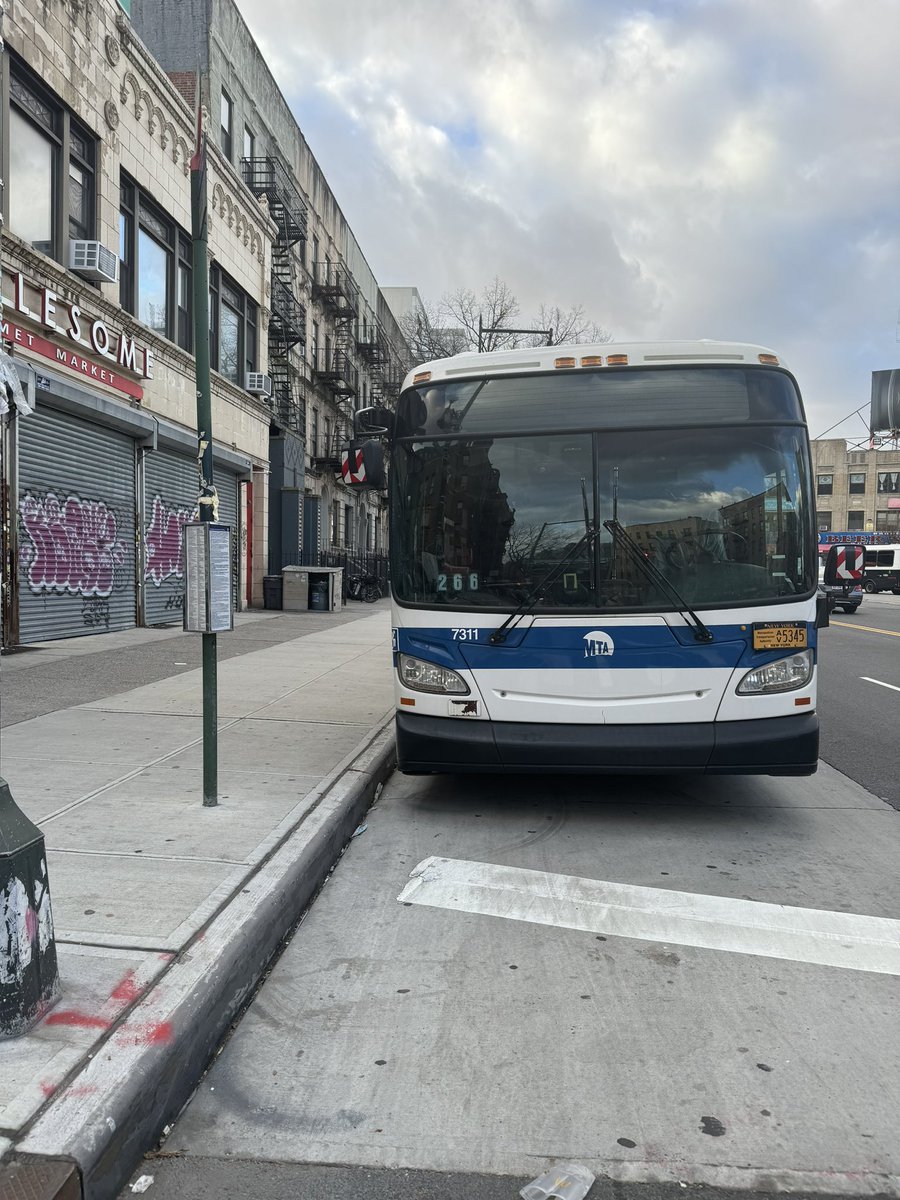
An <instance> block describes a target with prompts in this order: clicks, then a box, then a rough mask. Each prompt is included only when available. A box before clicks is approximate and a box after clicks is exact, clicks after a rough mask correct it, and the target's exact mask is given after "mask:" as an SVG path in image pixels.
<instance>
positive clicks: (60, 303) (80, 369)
mask: <svg viewBox="0 0 900 1200" xmlns="http://www.w3.org/2000/svg"><path fill="white" fill-rule="evenodd" d="M9 278H10V279H11V281H12V296H11V297H10V298H9V301H8V308H9V309H11V310H14V313H15V314H18V315H20V316H21V317H23V318H25V319H27V320H28V321H32V322H34V323H35V324H37V325H38V326H39V327H40V329H41V331H42V332H43V331H47V332H49V333H50V334H51V335H52V336H53V337H54V339H55V340H53V341H50V340H49V339H48V338H46V337H42V336H41V335H40V334H38V333H35V332H33V331H32V330H31V329H29V328H28V327H27V326H24V325H21V324H19V323H18V322H16V321H13V320H4V322H3V329H2V338H3V341H5V342H12V343H13V345H16V346H22V347H23V348H24V349H26V350H31V351H32V352H33V353H35V354H39V355H41V357H42V358H49V359H51V360H52V361H53V362H55V363H57V364H58V365H59V366H62V367H65V368H66V369H67V370H69V371H75V372H77V373H78V374H79V375H82V376H84V377H85V378H86V379H90V380H95V381H96V382H97V383H104V384H106V385H107V386H108V387H112V388H115V389H116V390H117V391H120V392H125V393H126V395H129V396H132V397H133V398H134V399H136V400H140V399H142V397H143V395H144V392H143V389H142V388H141V386H140V384H139V383H138V382H137V380H138V379H152V378H153V351H152V350H151V349H150V348H149V347H148V346H140V345H138V343H137V342H136V341H135V339H134V338H133V337H132V336H131V335H130V334H128V333H125V331H124V330H122V329H118V328H117V327H115V326H113V325H110V324H109V323H108V322H106V321H104V320H103V319H102V318H100V317H95V316H93V315H92V314H91V313H90V312H89V311H85V310H84V309H83V308H82V307H81V305H80V304H75V303H72V302H70V301H64V300H62V299H60V297H59V296H58V295H57V294H56V292H55V291H54V290H53V289H52V288H48V287H43V286H41V285H39V284H35V283H32V282H30V281H29V280H26V279H25V276H24V275H22V274H21V272H18V273H14V274H12V275H11V276H9Z"/></svg>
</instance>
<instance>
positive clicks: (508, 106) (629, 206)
mask: <svg viewBox="0 0 900 1200" xmlns="http://www.w3.org/2000/svg"><path fill="white" fill-rule="evenodd" d="M239 3H240V4H241V7H242V10H243V12H244V15H245V17H246V19H247V21H248V23H249V25H250V27H251V30H252V31H253V33H254V35H255V36H256V38H257V40H258V41H259V43H260V45H261V46H262V48H263V51H264V53H265V54H266V57H267V58H268V61H269V63H270V65H271V67H272V70H273V72H274V74H275V76H276V78H277V79H278V81H279V83H280V84H281V87H282V90H283V91H284V93H285V95H286V96H287V98H288V100H289V102H290V103H291V105H292V107H293V109H294V112H295V115H296V117H297V119H298V122H299V124H300V127H301V128H302V130H303V132H304V134H305V136H306V138H307V141H308V142H309V144H310V146H311V148H312V150H313V152H314V154H315V155H316V157H317V158H318V160H319V163H320V164H321V166H322V168H323V169H324V171H325V174H326V176H327V178H328V180H329V183H330V184H331V187H332V189H333V191H334V192H335V194H336V196H337V199H338V202H339V204H340V205H341V208H342V209H343V211H344V213H345V215H346V216H347V218H348V220H349V222H350V225H351V227H352V228H353V230H354V232H355V234H356V237H357V239H358V241H359V243H360V245H361V246H362V248H363V251H364V253H365V254H366V257H367V258H368V260H369V263H370V265H371V266H372V268H373V270H374V272H375V275H376V277H377V278H378V280H379V282H380V283H382V284H386V285H391V284H399V285H402V284H414V285H415V286H417V287H418V288H419V291H420V292H421V294H422V295H423V297H424V298H426V299H429V300H435V301H436V300H438V299H439V298H440V296H441V294H442V293H444V292H447V291H452V290H453V289H455V288H457V287H461V286H466V287H472V288H474V289H475V290H480V288H481V287H482V286H483V285H484V284H486V283H487V282H488V281H489V280H490V279H491V278H492V277H493V276H494V275H499V276H500V277H501V278H503V279H505V280H506V281H507V282H508V283H509V284H510V286H511V287H512V289H513V291H514V292H515V293H516V295H517V296H518V298H519V300H520V303H521V307H522V315H523V316H526V317H527V316H530V315H531V314H532V313H533V312H534V310H536V308H537V306H538V304H539V303H540V302H542V301H545V302H547V303H550V304H560V305H561V306H563V307H568V306H569V305H570V304H572V303H577V304H582V305H583V306H584V308H585V310H586V312H587V314H588V315H590V316H591V317H592V318H593V319H594V320H596V321H597V322H598V323H599V324H601V325H603V326H605V327H606V328H607V329H609V330H610V332H611V333H612V334H613V335H614V337H615V338H617V339H619V338H621V339H632V338H636V339H654V338H662V337H665V338H668V337H676V338H682V337H711V338H731V339H737V340H742V341H753V342H760V343H763V344H766V345H769V346H772V347H774V348H776V349H777V350H778V351H779V352H780V353H781V354H782V356H783V358H784V359H785V360H786V361H787V363H788V364H789V365H790V366H791V367H792V369H793V370H794V371H795V372H796V374H797V375H798V377H799V380H800V384H801V388H802V390H803V392H804V395H805V398H806V404H807V409H808V412H809V415H810V422H811V425H812V427H813V428H812V430H811V432H812V433H813V434H814V435H815V434H820V433H822V432H823V431H824V430H825V428H826V427H827V426H829V425H831V424H832V423H833V422H835V421H837V420H839V419H840V418H841V417H843V416H845V415H846V414H847V413H849V412H851V411H852V410H853V409H854V408H856V407H858V406H859V405H862V404H867V403H868V399H869V394H870V372H871V371H872V370H875V369H882V368H887V367H895V366H898V367H900V342H898V310H900V237H898V230H900V186H898V185H900V0H649V2H648V3H644V4H638V3H631V2H628V0H402V2H398V0H367V2H366V3H365V4H363V3H361V0H304V2H303V3H302V4H300V3H298V2H297V0H253V2H252V3H250V0H239ZM839 432H840V433H845V434H846V435H847V436H848V437H849V436H854V437H855V436H861V435H863V434H864V427H863V424H862V422H860V420H859V419H858V418H856V419H854V421H852V422H848V423H847V424H845V425H842V426H841V427H840V430H839Z"/></svg>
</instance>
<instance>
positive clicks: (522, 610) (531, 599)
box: [488, 526, 597, 646]
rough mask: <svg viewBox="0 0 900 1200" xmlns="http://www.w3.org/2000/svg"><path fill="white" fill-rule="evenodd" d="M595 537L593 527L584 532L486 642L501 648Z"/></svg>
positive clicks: (591, 543)
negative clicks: (510, 632) (547, 589)
mask: <svg viewBox="0 0 900 1200" xmlns="http://www.w3.org/2000/svg"><path fill="white" fill-rule="evenodd" d="M541 533H543V530H541ZM539 536H540V535H539ZM596 537H597V531H596V529H594V528H593V526H591V527H589V528H588V529H586V530H585V531H584V533H583V534H582V535H581V537H580V538H579V539H578V541H577V542H576V543H575V545H574V546H573V547H572V549H571V550H569V551H568V553H567V554H564V555H563V557H562V558H561V559H560V560H559V562H558V563H557V564H556V565H555V566H554V567H551V568H550V570H549V571H548V572H547V574H546V575H545V576H544V577H543V579H540V580H538V582H537V583H536V584H534V586H533V587H531V588H530V589H529V590H528V592H527V593H526V595H525V599H524V600H523V601H522V603H521V604H520V605H519V607H518V608H517V609H516V611H515V612H512V613H510V614H509V616H508V617H507V618H506V620H505V621H504V622H503V624H502V625H500V626H499V627H498V628H497V629H495V630H494V632H493V633H492V634H491V636H490V637H489V638H488V642H489V643H490V644H491V645H492V646H501V645H502V644H503V643H504V642H505V641H506V638H507V636H508V634H509V631H510V630H511V629H513V628H515V626H516V625H518V623H519V621H520V620H521V619H522V617H524V616H525V614H526V613H527V612H528V610H529V609H531V608H534V606H535V605H536V604H537V603H538V601H539V600H540V598H541V596H542V595H543V593H544V589H545V588H546V587H547V586H548V585H549V584H551V583H552V582H553V580H554V579H555V578H556V576H557V575H558V574H559V573H560V571H561V570H562V569H563V567H564V566H565V565H566V563H569V562H571V561H572V559H573V558H575V556H576V555H577V554H580V552H581V551H582V550H583V549H584V547H585V546H593V544H594V540H595V538H596ZM535 545H537V543H535Z"/></svg>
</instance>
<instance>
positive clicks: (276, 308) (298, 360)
mask: <svg viewBox="0 0 900 1200" xmlns="http://www.w3.org/2000/svg"><path fill="white" fill-rule="evenodd" d="M241 174H242V175H243V178H244V182H245V183H246V184H247V186H248V187H249V188H250V190H251V192H253V194H254V196H257V197H261V196H265V197H266V201H267V203H268V206H269V216H270V217H271V219H272V220H273V221H274V223H275V225H276V227H277V229H278V233H277V236H276V238H275V241H274V243H273V245H272V296H271V305H270V317H269V374H270V375H271V377H272V391H273V396H272V420H273V423H274V424H275V425H276V426H278V427H279V428H280V429H290V430H292V431H293V432H294V433H296V434H298V435H299V436H300V437H301V438H304V439H305V437H306V386H305V385H306V377H305V365H304V362H303V357H302V356H303V353H304V351H305V347H306V309H305V307H304V306H303V305H302V304H301V303H300V301H299V300H298V299H297V297H298V295H299V294H300V288H299V286H298V283H297V264H296V259H295V253H294V247H295V246H296V245H297V244H298V243H300V242H303V241H305V239H306V206H305V205H304V203H303V201H302V199H301V198H300V194H299V192H298V191H297V189H296V188H295V187H294V184H293V182H292V180H291V177H290V175H289V174H288V172H287V169H286V168H285V167H284V166H283V164H282V163H281V162H279V160H278V159H276V158H244V159H241Z"/></svg>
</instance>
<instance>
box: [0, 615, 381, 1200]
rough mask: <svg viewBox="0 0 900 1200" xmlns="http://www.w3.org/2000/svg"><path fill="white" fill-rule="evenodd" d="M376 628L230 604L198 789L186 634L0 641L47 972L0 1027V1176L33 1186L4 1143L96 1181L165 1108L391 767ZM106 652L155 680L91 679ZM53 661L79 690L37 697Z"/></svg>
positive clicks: (104, 670)
mask: <svg viewBox="0 0 900 1200" xmlns="http://www.w3.org/2000/svg"><path fill="white" fill-rule="evenodd" d="M389 634H390V617H389V606H388V604H387V602H381V603H379V604H378V605H377V606H373V607H370V606H354V607H353V608H352V609H349V610H347V609H345V610H344V613H343V614H342V615H341V616H340V617H337V616H335V617H330V614H312V613H310V614H309V616H308V617H307V615H306V614H291V615H289V614H284V615H283V616H279V615H277V614H270V613H259V614H246V615H245V616H244V617H243V618H242V619H241V621H240V624H239V626H238V628H237V629H236V631H235V633H234V634H225V635H221V636H220V638H219V643H220V646H221V647H222V648H223V650H224V651H225V654H220V662H219V672H218V673H219V687H218V693H219V798H220V803H219V805H218V807H216V808H203V806H202V788H201V780H202V745H201V715H200V714H201V709H200V672H199V670H197V669H196V668H192V666H191V663H192V662H196V661H197V657H198V655H199V638H197V637H195V636H192V635H184V634H181V633H180V631H174V630H159V631H148V630H135V631H132V632H130V633H126V634H113V635H108V638H82V639H73V640H72V641H71V642H66V643H59V642H57V643H48V644H47V646H46V648H44V649H42V650H36V651H30V652H29V653H28V654H22V655H12V656H10V657H8V658H5V659H4V661H3V668H4V673H3V680H2V695H3V704H4V717H5V718H6V717H7V716H8V714H9V711H10V709H11V710H12V712H13V713H14V714H15V712H16V711H17V709H16V705H17V700H16V699H15V697H16V693H17V691H20V692H21V693H23V695H25V696H26V697H27V699H26V700H25V701H24V703H20V705H19V711H21V712H28V711H32V710H34V708H35V706H37V710H38V711H42V712H43V713H44V715H41V716H36V717H32V718H31V719H26V720H19V721H18V723H15V724H12V725H9V724H7V725H6V728H4V730H3V733H2V741H0V752H2V758H0V774H2V775H3V776H4V777H5V778H6V779H7V780H8V782H9V784H10V786H11V788H12V793H13V796H14V797H15V799H16V801H17V802H18V804H19V805H20V807H21V808H22V809H23V810H24V811H25V812H26V813H27V814H28V816H30V817H31V818H32V820H34V821H36V822H38V823H39V824H40V826H41V828H42V830H43V832H44V835H45V838H46V845H47V850H48V866H49V876H50V889H51V895H52V901H53V916H54V922H55V926H56V939H57V948H58V952H59V962H60V975H61V980H62V989H63V990H62V998H61V1000H60V1001H59V1003H58V1004H57V1005H56V1006H55V1007H54V1008H53V1009H52V1010H51V1011H50V1012H49V1013H48V1014H47V1015H46V1017H45V1018H44V1019H43V1021H42V1022H41V1023H40V1024H39V1025H38V1026H37V1027H36V1029H35V1030H33V1031H32V1033H31V1034H30V1035H27V1036H25V1037H22V1038H18V1039H15V1040H13V1041H8V1042H2V1043H0V1153H4V1154H6V1155H8V1156H9V1157H8V1159H7V1165H6V1167H5V1168H4V1166H0V1194H3V1195H4V1196H5V1195H6V1194H7V1193H6V1191H5V1190H4V1174H3V1172H4V1169H6V1172H7V1176H6V1181H5V1184H6V1186H7V1187H9V1188H10V1189H12V1188H14V1187H18V1188H19V1190H20V1192H21V1194H23V1195H24V1194H32V1193H30V1192H26V1191H25V1190H24V1188H25V1184H24V1182H23V1181H24V1180H25V1174H23V1172H26V1171H27V1170H28V1168H26V1167H25V1166H24V1165H22V1164H23V1163H24V1162H25V1156H30V1155H40V1156H48V1157H51V1158H55V1159H60V1158H62V1159H67V1160H69V1162H70V1163H75V1164H76V1171H77V1173H78V1175H79V1176H80V1182H81V1184H82V1187H83V1194H84V1195H85V1196H90V1197H105V1196H114V1195H115V1194H116V1192H117V1191H118V1188H119V1186H120V1184H121V1182H122V1181H123V1179H124V1178H126V1177H127V1174H128V1171H129V1169H130V1167H131V1165H132V1163H133V1161H134V1160H135V1159H136V1158H137V1156H138V1155H139V1154H140V1153H141V1152H142V1151H143V1150H144V1149H145V1148H146V1147H147V1146H148V1145H150V1144H152V1142H153V1141H154V1140H155V1139H156V1138H157V1137H158V1136H159V1134H160V1133H161V1131H162V1129H163V1126H164V1125H165V1124H167V1123H168V1122H170V1121H171V1120H172V1119H173V1118H174V1117H175V1115H176V1114H177V1112H178V1110H179V1108H180V1107H181V1105H182V1104H183V1103H184V1101H185V1100H186V1099H187V1097H188V1096H189V1094H190V1092H191V1090H192V1088H193V1086H194V1084H195V1083H196V1081H197V1079H198V1078H199V1076H200V1074H201V1072H202V1070H203V1069H204V1067H205V1065H206V1063H207V1061H208V1059H209V1056H210V1055H211V1054H212V1053H213V1051H214V1050H215V1048H216V1045H217V1044H218V1042H219V1040H220V1039H221V1036H222V1035H223V1034H224V1033H225V1031H226V1030H227V1027H228V1025H229V1023H230V1022H231V1020H232V1019H233V1018H234V1016H235V1014H236V1013H237V1012H239V1010H240V1007H241V1005H242V1003H243V1002H244V1001H245V1000H246V999H247V997H248V995H249V994H250V993H251V992H252V989H253V987H254V986H255V984H256V982H257V980H258V978H259V976H260V974H261V973H262V971H263V970H264V968H265V964H266V963H267V961H268V960H269V958H270V957H271V955H272V954H273V953H274V952H275V950H276V949H277V947H278V945H279V943H280V941H281V940H282V939H283V938H284V936H285V935H286V934H287V933H288V932H289V930H290V928H291V926H292V924H293V923H294V922H295V921H296V920H297V918H298V917H299V915H300V914H301V912H302V910H303V907H304V905H305V903H306V901H307V900H308V898H309V897H310V896H311V895H312V893H313V892H314V891H315V890H316V889H317V888H318V887H319V886H320V884H321V883H322V882H323V880H324V879H325V878H326V876H327V873H328V871H329V870H330V868H331V866H332V865H333V863H334V861H335V860H336V858H337V857H338V855H339V854H340V851H341V848H342V847H343V845H344V844H345V843H346V841H347V839H348V837H349V836H350V834H351V833H352V832H353V830H354V828H355V826H356V824H357V823H358V821H359V818H360V815H361V814H362V813H364V812H365V809H366V807H367V806H368V804H369V803H370V802H371V800H372V797H373V796H374V794H375V792H376V790H377V787H378V784H379V783H380V782H382V780H383V779H384V778H385V777H386V776H387V774H388V773H389V771H390V769H391V766H392V762H393V737H392V730H391V726H390V717H391V715H392V709H393V696H392V681H391V665H390V637H389ZM229 638H232V639H233V641H232V644H231V646H229ZM111 639H115V640H116V644H115V645H114V646H113V645H110V644H109V641H110V640H111ZM241 642H243V646H244V649H243V652H242V651H241V650H237V651H236V652H235V645H236V644H238V643H241ZM256 647H261V648H256ZM229 651H231V652H232V653H234V654H235V656H234V657H230V658H228V657H226V655H227V653H228V652H229ZM96 654H100V655H103V656H109V657H110V661H108V662H107V661H104V662H102V663H101V662H99V660H96V661H95V660H94V658H93V655H96ZM42 656H43V658H42ZM116 659H118V660H119V666H120V669H123V670H124V673H125V676H126V677H128V676H129V670H130V671H132V672H134V671H137V670H140V663H141V662H143V663H144V668H145V671H146V673H145V675H144V677H145V678H146V677H149V678H151V679H153V682H150V683H146V684H144V685H143V686H138V687H132V688H131V689H130V690H127V691H120V692H118V693H116V694H107V689H108V688H109V687H110V682H109V681H110V679H111V678H114V677H115V672H114V668H115V665H116V663H115V660H116ZM223 659H224V661H223ZM129 661H130V662H131V666H130V668H129V667H128V663H129ZM136 664H137V665H136ZM173 672H174V673H173ZM160 676H162V677H160ZM54 677H59V678H60V679H61V680H64V681H66V683H65V686H64V687H63V688H62V691H63V692H64V693H66V695H65V699H64V700H63V701H62V702H63V703H65V700H66V699H70V698H71V693H72V691H73V690H75V691H76V694H79V695H80V696H81V697H82V698H83V700H84V702H83V703H81V704H78V705H76V706H74V707H72V706H66V707H60V708H56V709H55V710H54V711H47V708H48V707H52V705H53V700H52V697H49V696H48V695H47V694H46V693H47V691H48V689H49V687H50V681H51V680H52V679H53V678H54ZM38 681H42V683H43V686H42V687H35V682H38ZM67 688H68V692H67V691H66V689H67ZM7 697H10V699H9V701H8V700H7ZM10 1162H16V1163H17V1165H16V1166H15V1167H13V1168H10V1167H9V1165H8V1164H9V1163H10ZM40 1167H41V1169H42V1170H43V1171H44V1173H45V1175H46V1172H47V1171H49V1175H47V1179H51V1180H52V1177H53V1175H54V1171H55V1172H57V1173H58V1175H59V1178H60V1179H63V1178H64V1177H65V1176H66V1175H67V1174H68V1175H72V1174H73V1171H72V1168H71V1167H68V1166H66V1165H61V1166H59V1167H51V1166H50V1165H48V1164H47V1163H41V1164H40ZM10 1171H11V1172H12V1173H11V1174H10ZM35 1183H36V1180H30V1181H29V1183H28V1186H32V1187H33V1186H34V1184H35ZM40 1186H41V1190H39V1191H35V1192H34V1193H33V1194H34V1195H47V1196H55V1195H57V1194H60V1195H62V1194H66V1195H68V1194H69V1193H67V1192H59V1191H58V1188H57V1185H56V1184H53V1183H52V1182H51V1183H41V1185H40ZM69 1186H73V1183H72V1181H71V1180H70V1183H69ZM10 1194H15V1193H14V1192H13V1191H12V1190H11V1191H10ZM71 1194H72V1195H75V1196H78V1195H80V1194H82V1191H81V1189H77V1190H75V1191H73V1192H72V1193H71Z"/></svg>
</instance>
